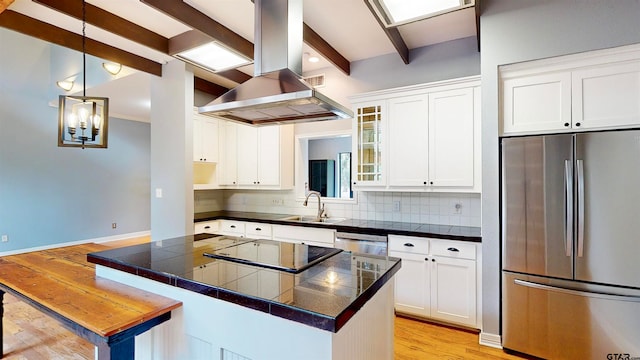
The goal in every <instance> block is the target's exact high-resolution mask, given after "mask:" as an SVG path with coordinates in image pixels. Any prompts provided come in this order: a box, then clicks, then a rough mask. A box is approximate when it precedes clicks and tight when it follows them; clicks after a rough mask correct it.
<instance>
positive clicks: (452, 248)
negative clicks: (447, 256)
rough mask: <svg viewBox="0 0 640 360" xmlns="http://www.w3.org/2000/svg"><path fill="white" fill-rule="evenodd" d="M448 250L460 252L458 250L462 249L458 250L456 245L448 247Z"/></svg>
mask: <svg viewBox="0 0 640 360" xmlns="http://www.w3.org/2000/svg"><path fill="white" fill-rule="evenodd" d="M447 250H449V251H453V252H458V251H460V250H458V249H456V248H454V247H450V248H448V249H447Z"/></svg>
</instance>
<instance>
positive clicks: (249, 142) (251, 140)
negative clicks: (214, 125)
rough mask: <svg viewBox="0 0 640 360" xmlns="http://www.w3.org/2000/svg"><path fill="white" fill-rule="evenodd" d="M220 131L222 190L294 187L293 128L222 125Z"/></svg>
mask: <svg viewBox="0 0 640 360" xmlns="http://www.w3.org/2000/svg"><path fill="white" fill-rule="evenodd" d="M223 128H224V132H222V133H223V134H222V137H223V138H224V139H221V144H222V146H223V150H222V160H221V165H222V168H221V170H220V185H221V186H223V187H225V188H229V187H235V188H244V189H265V190H269V189H273V190H283V189H291V188H292V187H293V125H270V126H263V127H254V126H250V125H243V124H237V123H232V122H227V121H224V126H223Z"/></svg>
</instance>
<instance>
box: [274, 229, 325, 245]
mask: <svg viewBox="0 0 640 360" xmlns="http://www.w3.org/2000/svg"><path fill="white" fill-rule="evenodd" d="M335 232H336V231H335V230H333V229H321V228H313V227H302V226H287V225H273V240H278V241H286V242H293V243H305V244H306V243H322V244H324V246H333V242H334V239H335Z"/></svg>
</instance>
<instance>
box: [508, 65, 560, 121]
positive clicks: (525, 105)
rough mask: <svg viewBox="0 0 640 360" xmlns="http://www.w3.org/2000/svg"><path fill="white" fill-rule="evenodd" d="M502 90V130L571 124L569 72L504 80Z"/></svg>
mask: <svg viewBox="0 0 640 360" xmlns="http://www.w3.org/2000/svg"><path fill="white" fill-rule="evenodd" d="M502 91H503V131H504V133H518V132H538V131H558V130H563V129H565V128H570V127H571V73H569V72H562V73H555V74H545V75H536V76H527V77H523V78H514V79H505V80H504V82H503V90H502Z"/></svg>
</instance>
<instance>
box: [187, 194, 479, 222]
mask: <svg viewBox="0 0 640 360" xmlns="http://www.w3.org/2000/svg"><path fill="white" fill-rule="evenodd" d="M356 195H357V203H353V204H344V203H326V204H325V209H326V211H327V213H328V214H329V216H332V217H345V218H349V219H364V220H376V221H400V222H414V223H427V224H441V225H462V226H480V223H481V211H480V209H481V206H480V201H481V200H480V194H462V193H408V192H359V193H357V194H356ZM194 200H195V211H196V212H204V211H215V210H230V211H249V212H266V213H277V214H296V215H298V214H299V215H314V214H315V213H316V211H317V205H316V202H315V201H316V199H315V198H312V199H311V200H310V202H309V206H306V207H305V206H302V203H301V202H300V201H299V199H297V198H296V196H295V192H294V191H249V190H246V191H240V190H207V191H203V190H202V191H196V192H195V196H194ZM396 202H399V203H400V211H396V207H395V204H396ZM456 204H460V205H461V208H460V212H459V213H456V211H455V205H456Z"/></svg>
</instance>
